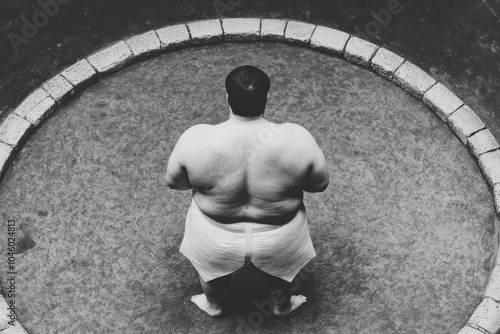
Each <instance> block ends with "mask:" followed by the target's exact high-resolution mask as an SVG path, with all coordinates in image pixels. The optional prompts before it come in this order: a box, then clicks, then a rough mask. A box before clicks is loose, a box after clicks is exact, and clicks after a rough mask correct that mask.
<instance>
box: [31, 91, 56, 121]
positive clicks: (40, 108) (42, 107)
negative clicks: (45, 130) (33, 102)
mask: <svg viewBox="0 0 500 334" xmlns="http://www.w3.org/2000/svg"><path fill="white" fill-rule="evenodd" d="M55 105H56V102H55V101H54V100H53V99H52V98H51V97H48V98H46V99H45V100H43V102H42V103H40V104H39V105H37V106H36V107H35V108H33V109H31V111H30V112H29V113H28V114H27V115H26V116H25V117H24V118H25V119H26V120H27V121H28V122H30V123H31V124H33V125H34V126H38V125H40V123H42V122H43V121H45V120H46V119H47V118H49V116H50V115H51V114H52V112H53V111H54V109H55Z"/></svg>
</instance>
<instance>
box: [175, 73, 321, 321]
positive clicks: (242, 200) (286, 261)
mask: <svg viewBox="0 0 500 334" xmlns="http://www.w3.org/2000/svg"><path fill="white" fill-rule="evenodd" d="M270 84H271V83H270V79H269V77H268V76H267V75H266V74H265V73H264V72H263V71H262V70H260V69H258V68H256V67H255V66H250V65H245V66H240V67H238V68H236V69H234V70H233V71H231V73H229V75H228V76H227V77H226V90H227V95H226V98H227V102H228V105H229V119H228V120H227V121H226V122H224V123H221V124H217V125H207V124H201V125H196V126H193V127H191V128H190V129H188V130H187V131H186V132H184V134H183V135H182V136H181V138H180V139H179V141H178V142H177V144H176V146H175V148H174V150H173V151H172V154H171V155H170V159H169V162H168V167H167V184H168V186H169V187H170V188H172V189H177V190H189V189H193V201H192V202H191V206H190V208H189V210H188V213H187V217H186V228H185V234H184V238H183V241H182V244H181V248H180V251H181V253H182V254H184V255H185V256H186V257H187V258H188V259H190V261H191V263H193V265H194V266H195V268H196V269H197V270H198V273H199V274H200V283H201V286H202V288H203V292H204V294H200V295H196V296H193V297H192V298H191V301H192V302H193V303H195V304H196V305H197V306H198V307H199V308H200V309H201V310H203V311H205V312H206V313H207V314H209V315H210V316H213V317H215V316H219V315H220V314H221V313H222V305H223V297H224V291H226V289H227V286H228V285H229V282H230V280H231V274H232V273H233V272H234V271H236V270H238V269H239V268H240V267H241V265H243V262H242V261H244V262H245V263H246V262H247V261H252V263H254V265H255V266H256V267H258V268H260V269H261V270H262V271H263V272H265V273H266V274H267V277H268V279H269V282H270V283H271V285H272V286H273V287H274V290H273V291H278V292H281V293H282V297H283V298H281V297H280V298H278V297H276V298H274V297H272V296H271V300H272V303H273V305H274V309H273V314H275V315H276V316H286V315H287V314H289V313H290V312H292V311H294V310H295V309H297V308H298V307H299V306H301V305H302V304H304V303H305V302H306V300H307V299H306V297H304V296H302V295H299V296H294V295H292V291H291V288H290V284H291V281H292V280H293V277H295V276H296V275H297V274H298V272H299V271H300V270H301V269H302V267H303V266H304V265H306V264H307V263H308V262H309V261H310V260H311V259H312V258H314V257H315V256H316V253H315V252H314V247H313V244H312V240H311V237H310V235H309V228H308V225H307V219H306V214H305V210H304V204H303V203H302V198H303V192H304V191H308V192H321V191H324V190H325V189H326V187H327V186H328V182H329V175H328V168H327V166H326V162H325V157H324V155H323V153H322V152H321V149H320V148H319V147H318V144H317V143H316V141H315V140H314V138H313V137H312V136H311V134H310V133H309V132H308V131H307V130H306V129H304V128H303V127H301V126H299V125H296V124H292V123H285V124H279V125H278V124H274V123H271V122H269V121H267V120H266V119H264V117H263V115H264V110H265V107H266V102H267V98H268V97H269V89H270ZM208 218H212V219H213V220H214V222H211V223H210V221H209V219H208ZM239 222H241V224H233V225H232V226H228V225H229V224H231V223H239ZM254 223H259V224H275V225H284V226H282V227H279V228H275V227H274V226H273V227H272V229H270V230H266V232H264V231H263V230H262V231H260V232H259V234H258V235H259V237H255V238H254V232H253V229H254V225H255V224H254ZM224 224H226V225H224ZM238 225H239V226H240V227H241V225H243V226H244V231H243V233H242V231H241V230H237V231H236V232H235V230H233V232H227V231H226V228H227V230H230V227H235V226H238ZM221 226H223V227H221ZM258 227H264V228H267V227H268V226H264V225H259V226H258ZM209 230H210V231H211V232H209ZM257 230H258V228H257ZM257 230H256V235H257ZM278 230H279V233H275V231H278ZM224 231H226V233H223V232H224ZM227 233H231V234H230V236H229V237H228V234H227ZM222 234H224V235H225V237H223V236H222ZM242 244H243V245H244V253H242V252H241V251H242V247H241V245H242ZM254 246H255V248H254ZM254 249H255V252H254Z"/></svg>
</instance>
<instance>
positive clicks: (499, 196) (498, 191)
mask: <svg viewBox="0 0 500 334" xmlns="http://www.w3.org/2000/svg"><path fill="white" fill-rule="evenodd" d="M493 198H494V200H495V211H496V212H497V215H500V184H495V187H494V189H493ZM497 262H498V261H497Z"/></svg>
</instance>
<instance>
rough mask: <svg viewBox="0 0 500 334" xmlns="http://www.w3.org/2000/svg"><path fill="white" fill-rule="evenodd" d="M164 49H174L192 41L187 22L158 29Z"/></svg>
mask: <svg viewBox="0 0 500 334" xmlns="http://www.w3.org/2000/svg"><path fill="white" fill-rule="evenodd" d="M156 33H157V34H158V37H159V38H160V42H161V49H162V50H174V49H177V48H180V47H183V46H185V45H188V44H190V43H191V37H189V30H188V28H187V26H186V25H185V24H178V25H175V26H169V27H165V28H161V29H158V30H156Z"/></svg>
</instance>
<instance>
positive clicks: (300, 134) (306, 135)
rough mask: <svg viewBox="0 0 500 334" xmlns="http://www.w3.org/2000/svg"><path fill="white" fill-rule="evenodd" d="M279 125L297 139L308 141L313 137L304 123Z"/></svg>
mask: <svg viewBox="0 0 500 334" xmlns="http://www.w3.org/2000/svg"><path fill="white" fill-rule="evenodd" d="M279 126H281V127H283V129H284V130H285V131H284V132H285V133H286V134H288V135H289V136H290V137H291V138H294V139H296V140H297V141H301V142H303V141H304V140H306V141H307V140H310V139H312V135H311V133H310V132H309V131H308V130H307V129H306V128H304V127H303V126H302V125H299V124H295V123H283V124H281V125H279Z"/></svg>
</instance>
